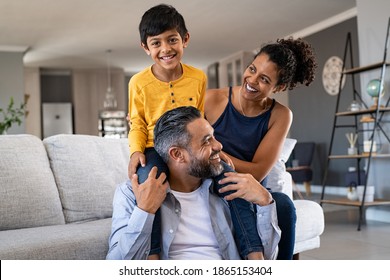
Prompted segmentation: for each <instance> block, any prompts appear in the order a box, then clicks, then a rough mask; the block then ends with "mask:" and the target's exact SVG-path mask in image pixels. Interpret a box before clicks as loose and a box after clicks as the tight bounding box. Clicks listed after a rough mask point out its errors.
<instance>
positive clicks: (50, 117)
mask: <svg viewBox="0 0 390 280" xmlns="http://www.w3.org/2000/svg"><path fill="white" fill-rule="evenodd" d="M42 123H43V138H46V137H49V136H52V135H56V134H73V114H72V104H71V103H42Z"/></svg>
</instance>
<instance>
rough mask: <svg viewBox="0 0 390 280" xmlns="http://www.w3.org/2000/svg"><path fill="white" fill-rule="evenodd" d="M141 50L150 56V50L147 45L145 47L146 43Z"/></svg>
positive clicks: (142, 44)
mask: <svg viewBox="0 0 390 280" xmlns="http://www.w3.org/2000/svg"><path fill="white" fill-rule="evenodd" d="M141 48H143V49H144V51H145V52H146V54H147V55H150V51H149V48H148V46H147V45H145V44H144V43H141Z"/></svg>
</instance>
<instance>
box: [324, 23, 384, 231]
mask: <svg viewBox="0 0 390 280" xmlns="http://www.w3.org/2000/svg"><path fill="white" fill-rule="evenodd" d="M389 30H390V18H389V23H388V25H387V34H386V43H385V50H384V55H385V57H384V59H383V61H381V62H378V63H374V64H371V65H367V66H363V67H356V68H351V69H345V70H344V71H343V72H342V74H343V75H344V74H351V76H350V78H351V80H352V91H351V92H352V99H353V100H352V102H353V101H354V100H357V97H360V95H359V93H358V91H357V90H356V85H355V79H354V75H355V74H361V73H363V72H365V71H370V70H374V69H380V71H381V79H380V82H381V85H380V87H383V84H384V82H385V81H386V79H385V76H384V75H385V70H386V68H387V67H388V66H390V62H387V59H386V53H387V46H388V41H389ZM348 52H349V54H350V57H349V58H350V65H354V63H353V56H352V39H351V33H348V35H347V41H346V45H345V52H344V58H343V65H346V63H345V62H346V61H347V59H348V56H347V53H348ZM343 75H341V76H340V77H339V78H340V79H339V89H340V92H339V94H338V96H337V102H336V114H335V115H334V119H333V128H332V134H331V141H330V146H329V150H328V161H327V165H326V168H325V173H324V177H323V182H322V193H321V200H320V204H321V205H322V204H323V203H328V204H335V205H343V206H355V207H359V223H358V228H357V229H358V231H359V230H360V226H361V224H362V222H363V220H364V212H363V211H364V207H366V206H367V207H368V206H378V205H390V200H381V199H378V200H374V201H373V202H367V201H364V202H361V201H351V200H349V199H347V198H343V199H324V196H325V188H326V186H327V178H328V171H329V164H330V160H331V159H349V160H351V162H355V167H356V169H355V170H360V171H359V172H361V171H362V170H363V168H362V166H363V164H365V167H364V168H365V169H364V170H365V171H363V172H364V178H368V176H369V174H368V173H369V172H370V165H371V158H376V159H381V158H384V159H388V158H390V154H389V153H379V152H377V150H376V149H374V146H373V145H372V144H371V148H370V150H371V152H370V153H361V154H357V155H348V154H344V155H342V154H339V155H334V154H333V152H332V151H333V150H332V149H333V142H334V139H335V137H336V136H335V135H336V133H335V131H336V129H338V128H343V129H344V128H353V129H354V133H355V134H358V133H362V132H365V131H367V132H368V131H371V137H373V136H374V135H375V134H374V132H375V130H376V129H377V128H381V131H379V132H381V133H383V134H384V135H385V137H386V139H387V140H388V142H390V138H389V137H387V135H386V133H385V131H384V130H383V129H382V126H381V123H382V122H383V120H382V116H383V115H384V114H385V113H387V112H390V107H383V106H380V107H374V106H371V107H370V108H366V107H367V105H365V104H364V102H363V104H364V109H361V110H354V111H339V105H340V96H341V94H342V90H341V88H342V83H343V77H345V76H343ZM360 99H361V97H360ZM389 102H390V98H389V99H387V101H385V103H384V104H389ZM380 104H381V102H379V105H380ZM351 105H352V103H351ZM352 108H354V107H352ZM344 116H349V117H354V118H351V119H349V122H353V124H339V123H338V119H337V118H338V117H344ZM357 116H361V117H359V119H360V120H359V119H358V117H357ZM369 123H371V125H365V124H369ZM370 127H371V128H370ZM337 135H338V134H337ZM363 136H364V135H363ZM366 138H369V137H368V135H367V137H366ZM366 138H364V137H362V138H360V142H359V141H358V142H357V145H358V147H360V146H361V145H362V144H363V148H364V142H363V140H366ZM370 139H371V138H370ZM358 140H359V139H358ZM362 142H363V143H362ZM358 150H360V149H358ZM363 150H364V149H363ZM374 151H375V152H374ZM345 152H347V151H345ZM361 159H367V161H366V162H363V161H361ZM352 160H353V161H352ZM360 177H361V175H360V174H359V177H358V179H357V180H358V181H359V182H360V179H361V178H360ZM367 181H368V180H365V182H364V184H362V185H363V186H364V190H366V188H367V183H368V182H367Z"/></svg>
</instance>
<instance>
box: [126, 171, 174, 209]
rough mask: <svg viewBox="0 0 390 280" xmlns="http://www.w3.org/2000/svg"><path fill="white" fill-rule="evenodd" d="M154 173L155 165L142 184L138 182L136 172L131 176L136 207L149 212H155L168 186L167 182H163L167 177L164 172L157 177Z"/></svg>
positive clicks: (155, 172)
mask: <svg viewBox="0 0 390 280" xmlns="http://www.w3.org/2000/svg"><path fill="white" fill-rule="evenodd" d="M156 175H157V167H153V168H152V169H151V170H150V172H149V175H148V178H147V179H146V181H145V182H143V183H142V184H138V175H137V174H134V175H133V176H132V177H131V185H132V188H133V192H134V195H135V198H136V200H137V206H138V208H140V209H142V210H144V211H146V212H148V213H151V214H155V213H156V211H157V210H158V208H160V206H161V204H162V203H163V201H164V199H165V196H166V194H167V188H168V182H165V183H164V181H165V179H166V178H167V176H166V175H165V173H161V174H160V176H159V177H158V178H156Z"/></svg>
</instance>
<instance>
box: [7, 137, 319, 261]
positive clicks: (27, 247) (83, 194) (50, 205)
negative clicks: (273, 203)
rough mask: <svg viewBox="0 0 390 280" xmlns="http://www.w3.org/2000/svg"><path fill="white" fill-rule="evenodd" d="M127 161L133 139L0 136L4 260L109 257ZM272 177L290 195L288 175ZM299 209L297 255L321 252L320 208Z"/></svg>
mask: <svg viewBox="0 0 390 280" xmlns="http://www.w3.org/2000/svg"><path fill="white" fill-rule="evenodd" d="M128 158H129V149H128V145H127V139H106V138H101V137H97V136H87V135H56V136H52V137H49V138H46V139H44V140H43V141H42V140H41V139H39V138H37V137H35V136H32V135H26V134H24V135H23V134H22V135H1V136H0V259H2V260H7V259H19V260H22V259H61V260H65V259H78V260H81V259H94V260H98V259H105V257H106V254H107V251H108V237H109V235H110V230H111V215H112V199H113V195H114V190H115V187H116V186H117V184H119V183H121V182H122V181H124V180H125V179H126V178H127V165H128ZM273 172H275V174H274V175H272V176H271V177H274V176H275V178H276V177H278V176H280V175H281V176H280V178H279V177H278V179H277V183H278V185H279V186H281V187H282V188H284V191H286V192H287V193H290V195H291V193H292V190H291V188H292V185H291V177H290V178H288V173H286V172H285V170H284V172H283V169H282V170H274V171H273ZM281 178H284V179H281ZM286 178H287V180H286ZM288 188H290V189H288ZM294 203H295V206H296V209H297V216H298V217H297V219H298V220H297V230H296V231H297V235H296V248H295V252H296V253H299V252H302V251H305V250H309V249H314V248H317V247H319V245H320V242H319V240H320V238H319V236H320V234H321V233H322V231H323V228H324V219H323V213H322V208H321V207H320V206H319V205H318V204H316V203H314V202H311V201H294Z"/></svg>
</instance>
